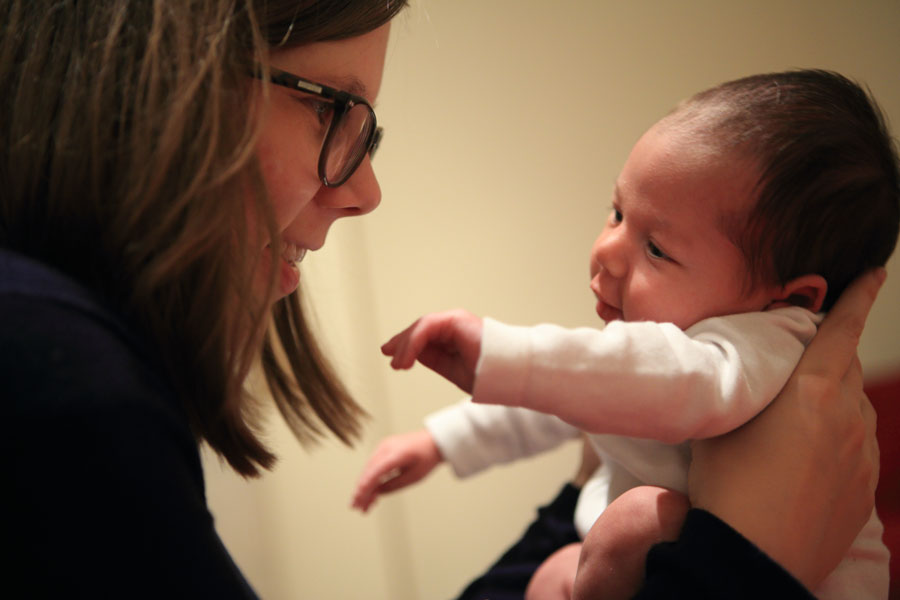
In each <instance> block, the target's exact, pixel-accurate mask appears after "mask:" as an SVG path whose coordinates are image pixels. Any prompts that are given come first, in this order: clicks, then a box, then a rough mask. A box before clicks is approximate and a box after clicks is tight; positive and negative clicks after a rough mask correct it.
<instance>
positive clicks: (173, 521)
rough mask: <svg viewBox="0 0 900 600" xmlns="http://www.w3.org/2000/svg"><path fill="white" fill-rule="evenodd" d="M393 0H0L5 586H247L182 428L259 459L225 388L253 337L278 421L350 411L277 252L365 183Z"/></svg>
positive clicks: (288, 255) (353, 419) (340, 431)
mask: <svg viewBox="0 0 900 600" xmlns="http://www.w3.org/2000/svg"><path fill="white" fill-rule="evenodd" d="M404 5H405V1H404V0H355V1H342V2H337V1H305V2H297V1H296V0H294V1H282V2H279V1H275V0H267V1H259V2H252V1H249V0H248V1H234V0H206V1H199V0H198V1H187V0H185V1H183V2H181V1H179V2H167V1H162V0H156V1H150V0H146V1H136V0H115V1H113V0H109V1H104V2H82V1H76V0H70V1H63V2H59V1H56V0H54V1H35V0H21V1H18V0H6V1H4V2H2V3H0V15H2V23H3V33H2V38H0V78H2V88H0V89H3V91H4V94H3V99H2V100H0V103H2V107H0V115H2V117H0V140H2V141H0V144H2V150H0V152H2V163H0V187H2V189H3V193H2V207H0V248H2V252H3V253H2V257H0V264H2V266H0V269H2V272H0V281H2V282H3V284H2V286H3V287H2V292H3V293H2V295H0V315H2V323H0V332H2V333H0V335H2V339H0V348H2V350H0V355H2V357H3V360H2V363H3V365H4V366H3V371H2V372H3V376H4V379H5V383H4V388H5V391H4V397H5V398H6V399H7V401H12V402H11V405H10V404H9V403H8V404H7V406H8V407H11V410H12V415H11V417H12V422H14V423H15V424H16V425H15V426H14V427H13V428H12V429H13V430H14V433H13V435H11V436H8V437H7V438H6V441H5V443H6V444H7V448H8V450H9V452H7V453H6V455H7V456H9V457H12V459H11V460H12V462H13V465H12V466H11V467H10V468H11V469H13V470H14V474H13V481H14V489H15V492H14V493H13V494H12V495H11V497H10V498H8V505H7V509H8V512H7V514H11V515H16V516H15V518H14V525H13V528H12V532H11V534H10V535H9V536H6V535H4V539H8V540H9V544H10V548H15V549H16V552H17V556H18V560H17V561H16V569H15V571H16V574H17V576H18V577H21V578H22V580H23V582H27V585H28V586H29V587H28V588H24V589H31V590H32V591H33V592H34V595H36V596H45V595H48V596H56V595H62V594H63V593H65V595H66V596H72V595H74V596H81V595H87V594H90V595H91V596H97V597H104V596H116V597H135V596H152V597H173V596H178V597H180V596H184V597H210V598H230V597H252V596H253V593H252V591H251V590H250V588H249V586H248V585H247V584H246V582H245V581H244V579H243V577H242V576H241V574H240V572H239V571H238V569H237V568H236V567H235V566H234V564H233V563H232V562H231V559H230V558H229V556H228V554H227V552H226V551H225V549H224V547H223V546H222V544H221V542H220V541H219V538H218V537H217V535H216V533H215V530H214V529H213V525H212V518H211V516H210V514H209V512H208V510H207V508H206V503H205V498H204V488H203V477H202V472H201V468H200V460H199V455H198V448H197V442H198V441H205V442H206V443H208V444H209V445H210V446H211V447H212V448H213V449H214V450H216V451H217V452H218V453H219V454H221V455H222V456H223V457H224V458H225V459H226V460H227V461H228V462H229V463H230V464H231V466H232V467H233V468H234V469H235V470H236V471H238V472H240V473H242V474H244V475H249V476H252V475H256V474H257V473H258V472H259V469H260V468H261V467H262V468H266V467H268V466H270V465H271V464H272V462H273V459H274V457H273V455H272V454H271V453H270V451H269V450H268V449H267V448H266V447H265V445H264V444H263V443H262V441H261V439H260V437H259V427H258V424H257V420H256V415H255V412H256V411H255V406H254V405H253V402H252V399H250V398H248V397H247V396H246V395H245V393H244V391H243V390H242V384H243V380H244V378H245V376H246V374H247V372H248V370H249V369H250V367H251V364H252V363H253V361H254V360H256V359H257V358H258V357H259V356H260V354H261V356H262V363H263V367H264V370H265V373H266V376H267V380H268V382H269V387H270V389H271V392H272V395H273V396H274V398H275V401H276V403H277V405H278V407H279V409H280V410H281V412H282V414H283V415H284V416H285V418H286V420H287V422H288V423H289V424H290V425H291V427H292V428H293V430H294V431H295V432H296V434H297V436H298V438H300V439H301V440H305V439H308V438H309V437H311V436H315V435H318V434H320V433H323V432H324V430H325V429H326V428H327V429H328V430H330V431H331V432H332V433H334V434H335V435H337V436H338V437H339V438H340V439H342V440H344V441H345V442H348V443H349V442H350V441H351V440H352V439H353V438H354V437H355V436H356V435H357V433H358V431H359V419H360V416H361V415H362V414H363V413H362V410H361V409H360V407H359V406H358V405H357V404H355V403H354V402H353V401H352V400H351V399H350V398H349V396H348V395H347V394H346V392H345V391H344V388H343V387H342V386H341V385H340V383H339V382H338V381H337V380H336V378H335V377H334V375H333V374H332V372H331V370H330V369H329V368H328V365H327V363H326V362H325V361H324V360H322V358H321V356H320V354H319V352H318V350H317V347H316V344H315V341H314V340H313V339H312V337H311V335H310V333H309V331H308V330H307V327H306V325H305V322H304V318H303V313H302V312H301V310H300V304H299V299H298V294H296V293H295V289H296V288H297V286H298V283H299V272H298V270H297V267H296V264H295V263H296V262H298V261H299V260H301V259H302V258H303V255H304V254H305V253H306V252H307V251H308V250H316V249H318V248H319V247H321V246H322V244H323V243H324V241H325V237H326V234H327V231H328V229H329V227H330V225H331V224H332V223H333V222H334V221H335V220H336V219H338V218H341V217H346V216H355V215H362V214H365V213H367V212H369V211H371V210H373V209H374V208H375V207H376V206H377V205H378V203H379V200H380V190H379V187H378V184H377V182H376V180H375V177H374V174H373V171H372V167H371V164H370V162H369V161H370V159H369V156H368V155H369V154H371V152H372V151H373V150H374V148H375V144H376V142H377V140H378V130H377V129H376V122H375V115H374V112H373V111H372V109H371V104H372V103H373V102H374V100H375V97H376V96H377V94H378V91H379V87H380V84H381V77H382V69H383V65H384V56H385V50H386V45H387V39H388V28H389V25H388V23H389V22H390V20H391V19H392V17H393V16H394V15H395V14H396V13H397V12H398V11H400V10H401V9H402V8H403V6H404ZM272 84H274V85H272ZM323 140H324V145H323ZM270 323H271V327H270ZM267 330H268V333H267ZM280 355H283V356H284V357H285V360H276V357H278V356H280ZM285 364H286V365H288V367H287V368H286V369H285V368H284V367H282V366H280V365H285ZM19 589H23V588H19Z"/></svg>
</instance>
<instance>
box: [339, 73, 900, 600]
mask: <svg viewBox="0 0 900 600" xmlns="http://www.w3.org/2000/svg"><path fill="white" fill-rule="evenodd" d="M898 225H900V188H898V160H897V154H896V150H895V148H894V146H893V142H892V140H891V137H890V135H889V134H888V131H887V128H886V126H885V124H884V121H883V118H882V117H881V115H880V112H879V110H878V108H877V106H876V105H875V103H874V102H873V101H872V100H871V99H870V98H869V97H868V96H867V94H866V93H865V92H864V91H863V90H862V89H860V87H859V86H857V85H856V84H854V83H852V82H850V81H849V80H847V79H846V78H844V77H842V76H840V75H838V74H835V73H831V72H824V71H813V70H807V71H791V72H786V73H777V74H767V75H757V76H752V77H747V78H744V79H739V80H736V81H732V82H728V83H725V84H722V85H720V86H717V87H715V88H712V89H710V90H707V91H704V92H701V93H699V94H697V95H695V96H694V97H692V98H690V99H689V100H687V101H686V102H684V103H682V104H681V105H679V106H678V107H676V109H675V110H674V111H673V112H672V113H670V114H669V115H667V116H666V117H664V118H663V119H662V120H660V121H659V122H658V123H656V124H655V125H654V126H653V127H651V128H650V129H649V130H648V131H647V132H646V133H645V134H644V135H643V136H642V137H641V139H640V140H639V141H638V142H637V144H636V145H635V146H634V148H633V149H632V152H631V154H630V156H629V157H628V159H627V161H626V163H625V166H624V167H623V169H622V172H621V174H620V175H619V177H618V180H617V182H616V186H615V191H614V193H613V205H612V211H611V213H610V216H609V219H608V221H607V223H606V227H605V228H604V230H603V231H602V232H601V234H600V236H599V237H598V238H597V241H596V242H595V243H594V246H593V248H592V251H591V261H590V264H591V277H592V279H591V286H590V287H591V290H592V291H593V293H594V296H595V297H596V299H597V313H598V315H599V316H600V318H601V319H603V320H604V321H606V323H607V325H606V327H605V328H604V329H602V330H596V329H588V328H580V329H574V330H567V329H563V328H560V327H557V326H553V325H539V326H536V327H513V326H509V325H504V324H502V323H499V322H497V321H494V320H492V319H483V320H482V319H481V318H478V317H476V316H474V315H471V314H469V313H467V312H465V311H450V312H445V313H438V314H432V315H428V316H425V317H423V318H421V319H419V320H418V321H416V322H415V323H414V324H413V325H411V326H410V327H409V328H407V329H406V330H405V331H403V332H401V333H400V334H398V335H397V336H395V337H394V338H392V339H391V340H390V341H389V342H388V343H387V344H385V345H384V346H383V348H382V351H383V352H384V353H385V354H387V355H389V356H392V357H393V358H392V361H391V365H392V366H393V367H394V368H398V369H405V368H410V367H411V366H412V365H413V364H414V363H415V362H416V361H419V362H421V363H422V364H424V365H425V366H427V367H429V368H431V369H433V370H435V371H436V372H437V373H439V374H441V375H443V376H444V377H446V378H447V379H448V380H450V381H452V382H453V383H455V384H457V385H458V386H459V387H461V388H462V389H463V390H465V391H467V392H469V393H471V394H472V402H469V401H466V402H464V403H461V404H459V405H455V406H452V407H449V408H447V409H444V410H443V411H440V412H438V413H436V414H435V415H432V416H430V417H429V418H428V419H427V420H426V431H423V432H417V433H415V434H411V435H407V436H402V437H397V438H392V440H391V441H390V443H388V444H385V443H383V444H382V446H380V447H379V448H378V449H377V450H376V452H375V453H374V455H373V456H372V458H371V459H370V461H369V464H368V465H367V466H366V468H365V470H364V472H363V474H362V476H361V478H360V481H359V483H358V487H357V491H356V494H355V496H354V506H356V507H357V508H360V509H362V510H366V509H367V508H368V507H369V506H370V505H371V503H372V502H373V501H374V499H375V497H376V496H377V495H378V494H381V493H385V492H388V491H392V490H394V489H398V488H400V487H403V486H405V485H409V484H410V483H412V482H414V481H417V480H419V479H421V478H422V477H424V475H425V474H427V473H428V472H430V470H431V469H432V468H434V466H436V465H437V464H438V463H439V462H441V461H442V460H447V461H449V462H450V464H451V465H452V466H453V468H454V471H455V472H456V473H457V475H459V476H466V475H469V474H472V473H475V472H477V471H480V470H482V469H484V468H486V467H488V466H490V465H492V464H497V463H502V462H507V461H510V460H514V459H517V458H522V457H525V456H529V455H532V454H534V453H536V452H540V451H543V450H546V449H549V448H551V447H553V446H555V445H557V444H559V443H561V442H562V441H564V440H567V439H571V438H573V437H577V436H578V435H580V433H581V432H582V431H583V432H587V433H588V434H590V435H589V439H590V441H591V443H592V445H593V447H594V449H595V450H596V452H597V454H598V455H599V457H600V459H601V465H600V467H599V468H598V469H597V471H596V472H595V474H594V475H593V477H592V478H591V479H590V481H589V482H588V483H587V484H586V485H585V486H584V488H583V490H582V492H581V495H580V497H579V502H578V507H577V509H576V514H575V521H576V526H577V528H578V530H579V533H580V534H581V535H582V537H583V536H584V535H585V534H586V533H587V531H588V530H589V529H590V527H591V526H592V525H593V523H594V521H595V520H596V519H597V517H598V516H599V515H600V514H601V513H602V512H603V511H604V510H605V509H606V508H607V506H609V504H610V503H611V502H613V501H614V500H615V499H616V498H619V497H620V496H622V495H623V494H625V493H626V492H628V493H640V492H642V491H649V493H654V494H658V493H660V492H661V491H662V490H665V491H664V492H663V494H664V495H665V496H664V497H666V498H668V499H670V498H671V496H675V497H677V496H678V494H674V493H673V492H670V491H669V490H674V492H680V493H685V492H686V491H687V468H688V464H689V461H690V446H689V443H688V441H689V440H691V439H698V438H705V437H711V436H716V435H719V434H722V433H725V432H727V431H730V430H732V429H734V428H736V427H738V426H740V425H741V424H742V423H744V422H746V421H748V420H749V419H751V418H752V417H753V416H754V415H756V414H757V413H759V412H760V411H761V410H762V409H763V408H765V406H766V405H767V403H768V402H770V401H771V400H772V399H773V398H774V397H775V395H776V394H777V393H778V392H779V390H780V389H781V387H782V386H783V384H784V383H785V381H786V380H787V378H788V376H789V375H790V373H791V371H792V370H793V368H794V365H795V364H796V362H797V360H798V359H799V357H800V355H801V354H802V352H803V349H804V347H805V345H806V344H807V343H809V341H810V340H811V339H812V337H813V336H814V335H815V332H816V326H817V324H818V323H819V321H820V319H821V314H820V313H821V312H822V311H826V310H828V308H829V307H830V306H831V305H832V304H833V302H834V300H835V299H836V298H837V297H838V296H839V295H840V293H841V291H842V290H843V289H844V287H845V286H846V285H847V284H848V283H849V282H850V281H851V280H852V279H854V278H855V277H856V276H857V275H859V274H860V273H861V272H862V271H864V270H865V269H866V268H869V267H872V266H876V265H884V263H885V262H886V261H887V259H888V257H889V256H890V255H891V253H892V252H893V249H894V246H895V244H896V240H897V234H898ZM761 451H764V449H761ZM647 486H655V487H652V488H651V487H647ZM629 490H632V491H631V492H629ZM644 506H649V507H651V508H650V509H649V510H650V513H651V514H647V511H645V512H644V513H642V514H637V515H636V516H635V518H634V519H633V522H627V523H619V524H617V525H616V526H615V527H610V529H609V532H608V535H609V536H610V538H611V539H610V540H609V544H608V548H609V549H610V550H609V557H608V562H609V565H610V568H609V573H610V574H609V576H608V577H600V576H598V574H596V573H592V574H590V576H591V578H592V580H593V581H592V586H594V587H592V589H594V590H596V593H597V594H598V596H597V597H603V598H607V597H609V598H628V597H631V595H632V594H633V593H634V591H635V590H636V588H637V586H638V585H639V582H640V577H641V573H642V569H643V557H644V555H645V554H646V551H647V550H648V549H649V547H650V545H652V544H653V543H655V542H656V541H659V540H662V539H667V538H672V537H674V536H675V535H676V534H677V532H678V528H679V527H680V518H681V517H682V516H683V514H684V511H685V510H686V509H687V505H686V502H680V503H679V502H677V501H676V502H669V501H668V500H667V501H666V502H658V503H652V502H651V503H645V504H644ZM653 507H659V508H658V509H654V508H653ZM653 510H658V514H652V513H653ZM881 531H882V528H881V524H880V522H879V521H878V519H877V516H876V515H875V514H874V513H873V515H872V518H871V519H870V521H869V523H868V524H867V525H866V527H865V528H864V529H863V531H862V532H861V533H860V536H859V537H858V538H857V540H856V542H855V543H854V546H853V547H852V548H851V550H850V552H849V553H848V555H847V557H846V558H845V560H844V561H843V562H842V563H841V564H840V565H839V566H838V567H837V568H836V569H835V570H834V571H833V572H832V573H831V574H830V575H829V576H828V577H827V578H826V579H825V580H824V581H823V582H822V583H821V585H820V586H819V587H818V588H817V589H816V590H814V592H815V593H816V595H817V596H818V597H820V598H828V599H834V600H837V599H845V598H859V599H864V598H872V599H876V598H879V599H881V598H886V597H887V589H888V552H887V549H886V547H885V546H884V545H883V544H882V542H881ZM623 549H624V550H626V551H623ZM577 561H578V553H577V549H576V551H574V552H573V551H572V549H571V548H568V549H563V550H561V551H560V552H559V553H558V554H557V555H554V556H552V557H551V558H549V559H548V560H547V561H546V562H545V563H544V565H543V566H542V567H541V568H540V569H539V570H538V571H537V574H536V575H535V577H534V578H533V579H532V583H531V585H530V586H529V594H530V595H531V596H534V597H541V598H548V597H551V596H550V594H553V595H555V596H558V597H566V596H567V595H568V594H570V593H571V589H572V583H573V582H574V580H575V577H576V570H577V564H578V562H577ZM581 576H582V575H579V577H581ZM548 590H550V591H548Z"/></svg>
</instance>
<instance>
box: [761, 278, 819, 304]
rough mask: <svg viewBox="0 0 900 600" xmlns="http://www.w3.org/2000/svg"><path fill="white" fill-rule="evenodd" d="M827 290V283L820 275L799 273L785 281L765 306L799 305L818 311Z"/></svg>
mask: <svg viewBox="0 0 900 600" xmlns="http://www.w3.org/2000/svg"><path fill="white" fill-rule="evenodd" d="M827 291H828V283H827V282H826V281H825V278H824V277H822V276H821V275H801V276H800V277H797V278H795V279H791V280H790V281H789V282H787V283H786V284H785V285H784V287H782V288H781V290H780V291H779V292H778V296H777V297H776V298H774V299H773V300H772V303H771V304H770V305H769V306H768V307H767V308H780V307H783V306H800V307H802V308H805V309H807V310H810V311H812V312H819V310H821V309H822V303H823V302H824V301H825V293H826V292H827Z"/></svg>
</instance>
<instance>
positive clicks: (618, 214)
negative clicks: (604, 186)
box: [610, 208, 623, 223]
mask: <svg viewBox="0 0 900 600" xmlns="http://www.w3.org/2000/svg"><path fill="white" fill-rule="evenodd" d="M622 218H623V217H622V211H621V210H619V209H618V208H613V211H612V215H610V219H611V220H612V222H613V223H621V222H622Z"/></svg>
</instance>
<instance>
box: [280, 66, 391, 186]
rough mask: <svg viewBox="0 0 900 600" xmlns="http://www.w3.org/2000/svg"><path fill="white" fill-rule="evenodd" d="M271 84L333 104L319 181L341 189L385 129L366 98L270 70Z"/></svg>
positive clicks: (320, 155)
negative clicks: (379, 124) (376, 119)
mask: <svg viewBox="0 0 900 600" xmlns="http://www.w3.org/2000/svg"><path fill="white" fill-rule="evenodd" d="M271 81H272V83H274V84H275V85H280V86H283V87H286V88H290V89H292V90H297V91H300V92H303V93H305V94H312V95H314V96H319V97H321V98H325V99H326V100H330V101H331V102H332V103H333V105H334V110H333V111H331V114H330V119H331V120H330V121H329V122H328V129H327V131H326V132H325V140H324V141H323V142H322V150H321V151H320V152H319V179H321V180H322V183H323V184H325V185H326V186H328V187H337V186H339V185H341V184H342V183H344V182H346V181H347V180H348V179H350V176H351V175H353V173H354V172H355V171H356V169H357V168H358V167H359V165H360V163H362V160H363V158H365V156H366V154H368V155H369V156H370V157H371V156H374V154H375V151H376V150H377V149H378V144H379V143H380V142H381V136H382V133H383V131H384V129H383V128H381V127H378V126H377V125H376V121H375V111H374V110H373V109H372V105H371V104H369V102H368V101H367V100H366V99H365V98H363V97H361V96H356V95H354V94H351V93H349V92H343V91H341V90H337V89H334V88H331V87H328V86H327V85H322V84H320V83H315V82H313V81H309V80H308V79H304V78H302V77H298V76H297V75H292V74H291V73H287V72H285V71H278V70H273V71H272V74H271Z"/></svg>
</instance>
